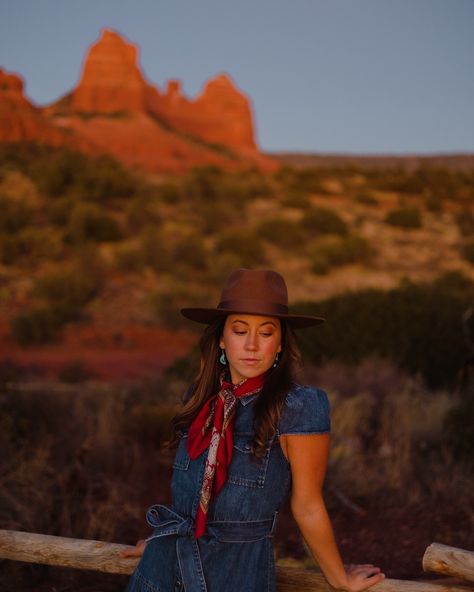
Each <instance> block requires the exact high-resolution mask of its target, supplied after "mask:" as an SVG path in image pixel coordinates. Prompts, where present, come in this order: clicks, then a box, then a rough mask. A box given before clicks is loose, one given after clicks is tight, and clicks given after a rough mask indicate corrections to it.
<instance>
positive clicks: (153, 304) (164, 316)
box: [149, 283, 209, 329]
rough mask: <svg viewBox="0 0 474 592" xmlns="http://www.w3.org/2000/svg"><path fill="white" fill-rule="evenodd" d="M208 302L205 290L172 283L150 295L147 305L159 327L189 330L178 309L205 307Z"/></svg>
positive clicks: (187, 322) (187, 323) (199, 287)
mask: <svg viewBox="0 0 474 592" xmlns="http://www.w3.org/2000/svg"><path fill="white" fill-rule="evenodd" d="M206 302H209V294H208V292H207V290H206V288H203V287H202V286H196V287H193V288H190V285H189V284H184V283H183V284H181V283H174V284H172V285H170V286H168V287H167V288H166V289H164V288H160V289H158V290H155V291H153V292H151V293H150V295H149V304H150V308H151V311H152V313H153V314H154V316H155V317H156V319H157V320H158V321H159V323H160V325H162V326H164V327H168V328H170V329H178V328H181V327H186V328H188V329H189V328H190V326H189V321H187V320H186V319H185V318H184V317H183V316H182V314H181V313H180V309H181V308H184V307H187V306H205V305H206Z"/></svg>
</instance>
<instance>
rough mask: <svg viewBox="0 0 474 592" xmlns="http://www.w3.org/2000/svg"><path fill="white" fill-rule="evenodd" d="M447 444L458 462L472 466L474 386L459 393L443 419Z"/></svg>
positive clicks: (473, 459) (473, 449) (473, 462)
mask: <svg viewBox="0 0 474 592" xmlns="http://www.w3.org/2000/svg"><path fill="white" fill-rule="evenodd" d="M444 425H445V428H446V434H447V443H448V445H449V447H450V449H451V450H452V451H453V453H454V455H455V457H456V458H457V459H458V460H461V461H463V462H466V463H468V464H470V465H471V466H472V465H473V464H474V385H472V384H471V385H468V386H467V387H466V388H465V389H464V390H463V391H461V393H460V396H459V398H458V400H457V401H456V404H455V405H454V406H453V407H452V409H450V411H449V412H448V413H447V415H446V417H445V423H444Z"/></svg>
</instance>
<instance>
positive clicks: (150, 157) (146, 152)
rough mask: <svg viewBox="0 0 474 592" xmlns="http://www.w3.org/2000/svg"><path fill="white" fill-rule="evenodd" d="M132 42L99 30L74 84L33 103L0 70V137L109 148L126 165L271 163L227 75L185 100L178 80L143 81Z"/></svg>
mask: <svg viewBox="0 0 474 592" xmlns="http://www.w3.org/2000/svg"><path fill="white" fill-rule="evenodd" d="M138 55H139V50H138V47H137V46H136V45H135V44H133V43H129V42H128V41H127V40H126V39H125V38H124V37H123V36H122V35H121V34H120V33H118V32H116V31H112V30H110V29H103V30H102V31H101V34H100V37H99V39H98V40H97V41H96V42H95V43H94V44H92V46H91V47H90V48H89V50H88V52H87V55H86V58H85V60H84V64H83V68H82V73H81V77H80V81H79V83H78V85H77V86H76V88H74V89H73V90H71V91H70V92H68V93H66V94H65V95H63V96H62V97H61V98H60V99H59V100H57V101H55V102H54V103H53V104H51V105H49V106H47V107H43V108H37V107H34V106H33V105H32V104H31V102H30V101H29V100H28V99H27V98H26V97H25V95H24V91H23V86H24V85H23V81H22V79H21V77H19V76H17V75H16V74H13V73H8V72H6V71H3V70H1V69H0V122H1V123H2V125H1V126H0V141H5V142H6V141H8V142H10V141H23V140H27V141H37V142H39V143H44V144H50V145H55V146H57V145H67V146H70V147H73V148H77V149H78V150H82V151H87V152H92V153H104V152H105V153H108V154H111V155H113V156H114V157H115V158H117V159H118V160H120V161H121V162H122V163H124V164H126V165H128V166H134V167H137V168H142V169H145V170H149V171H163V172H180V171H184V170H187V169H189V168H191V167H194V166H199V165H217V166H220V167H222V168H225V169H240V168H245V167H247V168H248V167H249V166H257V167H258V168H260V169H263V170H273V169H274V168H275V164H274V163H273V161H272V160H271V159H270V158H269V157H266V156H263V155H262V154H261V153H260V151H259V149H258V146H257V142H256V140H255V130H254V122H253V112H252V106H251V102H250V99H249V98H248V97H247V96H246V95H244V94H243V93H242V92H241V91H240V90H239V89H238V88H237V86H236V84H235V83H234V82H233V80H232V79H231V77H230V76H229V75H228V74H223V73H221V74H219V75H217V76H216V77H215V78H213V79H211V80H209V81H208V82H207V83H206V84H205V85H204V86H203V89H202V91H201V93H200V94H199V95H198V96H197V97H195V98H193V99H188V98H187V97H185V96H184V95H183V94H182V93H181V83H180V81H178V80H170V81H168V83H167V85H166V88H165V90H164V91H163V90H160V89H159V88H158V87H157V86H156V85H153V84H152V83H151V82H149V81H147V80H146V78H145V76H144V74H143V73H142V70H141V68H140V65H139V61H138Z"/></svg>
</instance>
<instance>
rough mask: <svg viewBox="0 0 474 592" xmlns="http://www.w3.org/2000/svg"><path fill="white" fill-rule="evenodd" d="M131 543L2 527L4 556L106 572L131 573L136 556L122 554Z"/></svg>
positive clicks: (0, 540)
mask: <svg viewBox="0 0 474 592" xmlns="http://www.w3.org/2000/svg"><path fill="white" fill-rule="evenodd" d="M126 547H127V545H118V544H116V543H105V542H103V541H90V540H82V539H71V538H66V537H58V536H51V535H45V534H36V533H33V532H19V531H17V530H0V559H13V560H15V561H26V562H27V563H42V564H45V565H58V566H62V567H74V568H76V569H90V570H93V571H101V572H105V573H115V574H131V573H132V571H133V570H134V569H135V565H136V564H137V563H138V559H137V558H135V557H126V558H125V557H120V555H119V553H120V551H121V550H123V549H125V548H126Z"/></svg>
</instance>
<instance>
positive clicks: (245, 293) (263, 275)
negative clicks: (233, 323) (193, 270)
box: [181, 269, 324, 329]
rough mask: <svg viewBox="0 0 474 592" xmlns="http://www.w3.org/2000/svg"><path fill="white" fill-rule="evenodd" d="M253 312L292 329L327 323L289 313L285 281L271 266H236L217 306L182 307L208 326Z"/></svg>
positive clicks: (183, 312) (187, 316)
mask: <svg viewBox="0 0 474 592" xmlns="http://www.w3.org/2000/svg"><path fill="white" fill-rule="evenodd" d="M238 313H241V314H253V315H260V316H268V317H276V318H278V319H282V320H285V321H286V322H287V323H288V324H289V325H290V326H291V327H292V328H293V329H303V328H305V327H311V326H313V325H319V324H320V323H323V322H324V319H323V318H322V317H314V316H307V315H297V314H290V312H289V309H288V290H287V287H286V283H285V280H284V279H283V277H282V276H281V275H280V274H279V273H277V272H276V271H272V270H271V269H237V270H236V271H234V272H232V273H231V274H230V276H229V277H228V278H227V280H226V282H225V284H224V287H223V289H222V294H221V300H220V302H219V304H218V305H217V307H216V308H183V309H181V314H182V315H183V316H185V317H186V318H187V319H190V320H191V321H196V322H198V323H205V324H206V325H209V324H210V323H212V322H213V321H214V320H216V319H217V318H219V317H223V316H227V315H229V314H238Z"/></svg>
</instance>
